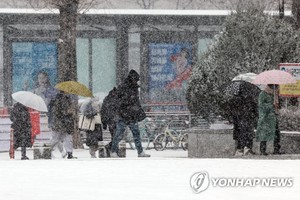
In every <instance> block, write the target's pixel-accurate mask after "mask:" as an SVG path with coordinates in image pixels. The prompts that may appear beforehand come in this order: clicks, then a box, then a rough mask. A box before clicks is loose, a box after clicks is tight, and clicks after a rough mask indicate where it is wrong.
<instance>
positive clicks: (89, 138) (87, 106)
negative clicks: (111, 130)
mask: <svg viewBox="0 0 300 200" xmlns="http://www.w3.org/2000/svg"><path fill="white" fill-rule="evenodd" d="M99 109H100V107H99V104H98V102H97V99H95V98H93V99H90V100H89V101H88V102H87V103H84V104H83V105H82V106H81V108H80V110H81V112H82V114H83V115H84V116H85V117H87V118H89V119H92V118H94V117H95V116H96V115H97V113H98V112H99ZM99 141H103V133H102V125H101V124H100V123H96V124H95V129H94V130H86V145H87V146H88V147H89V148H90V149H89V151H90V155H91V157H92V158H96V151H97V150H98V148H99V146H98V142H99Z"/></svg>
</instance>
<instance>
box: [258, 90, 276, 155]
mask: <svg viewBox="0 0 300 200" xmlns="http://www.w3.org/2000/svg"><path fill="white" fill-rule="evenodd" d="M278 89H279V87H278V85H273V84H268V85H267V86H266V88H265V89H264V90H263V91H262V92H261V93H260V94H259V98H258V110H259V119H258V125H257V130H256V140H257V141H258V142H260V153H261V155H268V154H267V153H266V149H267V141H274V152H273V154H281V152H280V147H281V146H280V130H279V127H278V104H279V102H278Z"/></svg>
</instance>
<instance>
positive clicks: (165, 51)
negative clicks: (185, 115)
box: [148, 43, 192, 110]
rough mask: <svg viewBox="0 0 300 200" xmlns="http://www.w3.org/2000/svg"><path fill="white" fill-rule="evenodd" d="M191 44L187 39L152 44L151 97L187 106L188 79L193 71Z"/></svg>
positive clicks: (156, 101) (182, 107)
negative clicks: (171, 42)
mask: <svg viewBox="0 0 300 200" xmlns="http://www.w3.org/2000/svg"><path fill="white" fill-rule="evenodd" d="M191 48H192V45H191V44H188V43H176V44H165V43H162V44H156V43H151V44H149V70H148V73H149V78H148V91H149V93H148V94H149V97H148V100H149V102H150V103H154V104H161V105H167V104H169V105H170V106H171V105H173V106H172V108H170V109H171V110H186V98H185V96H186V89H187V81H188V79H189V77H190V75H191V71H192V66H191V63H192V56H191V55H192V54H191V53H192V51H191Z"/></svg>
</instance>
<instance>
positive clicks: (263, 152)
mask: <svg viewBox="0 0 300 200" xmlns="http://www.w3.org/2000/svg"><path fill="white" fill-rule="evenodd" d="M259 148H260V155H263V156H267V155H268V154H267V153H266V150H267V142H266V141H262V142H260V147H259Z"/></svg>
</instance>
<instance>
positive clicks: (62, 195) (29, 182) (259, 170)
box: [0, 149, 300, 200]
mask: <svg viewBox="0 0 300 200" xmlns="http://www.w3.org/2000/svg"><path fill="white" fill-rule="evenodd" d="M147 152H148V153H150V154H151V155H152V157H151V158H137V155H136V151H133V150H128V151H127V158H118V159H109V158H105V159H103V158H102V159H99V158H97V159H90V158H89V153H88V150H87V149H84V150H82V149H81V150H75V151H74V155H75V156H78V157H79V159H77V160H66V159H61V158H60V157H59V154H57V157H56V158H55V159H53V160H32V151H31V150H29V151H28V155H29V157H30V158H31V160H27V161H22V160H20V151H17V152H16V159H15V160H10V159H9V157H8V153H7V152H5V153H0V199H1V200H20V199H26V200H27V199H28V200H60V199H64V200H83V199H88V200H94V199H95V200H99V199H118V200H120V199H122V200H127V199H130V200H134V199H139V200H148V199H149V200H159V199H164V200H167V199H172V200H177V199H178V200H192V199H195V200H200V199H201V200H203V199H205V200H206V199H212V200H217V199H222V200H227V199H228V200H234V199H239V200H246V199H251V200H253V199H272V200H274V199H278V200H279V199H280V200H282V199H288V200H292V199H295V200H296V199H299V197H300V167H299V166H300V160H287V159H285V160H264V159H258V160H254V159H191V158H187V152H186V151H182V150H165V151H162V152H157V151H155V150H149V151H147ZM200 171H206V172H207V173H208V174H209V176H210V177H211V178H212V177H215V178H216V177H225V178H232V177H235V178H259V179H262V178H270V177H271V178H272V177H273V178H274V177H275V178H276V177H290V178H293V186H292V187H262V186H256V187H213V186H212V184H210V186H209V187H208V189H207V190H205V191H203V192H201V193H199V194H196V193H194V192H193V191H192V189H191V186H190V178H191V176H192V175H193V174H194V173H196V172H200Z"/></svg>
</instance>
